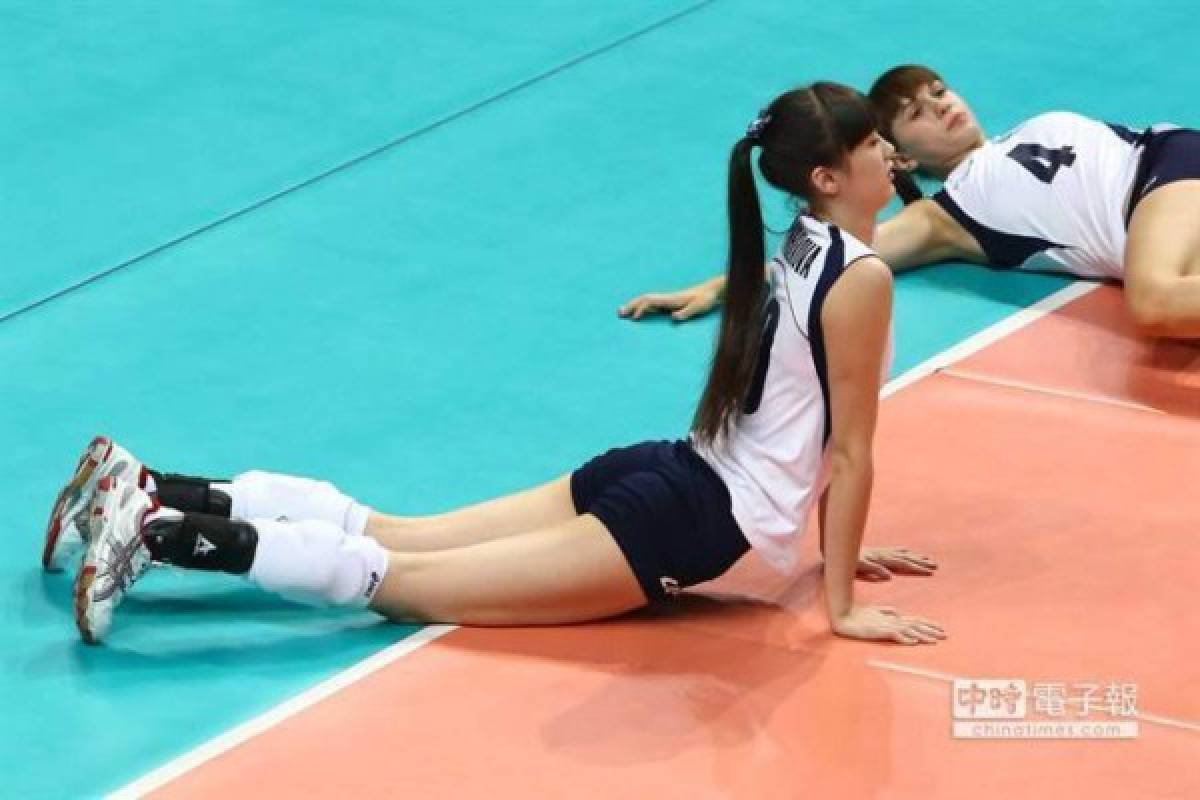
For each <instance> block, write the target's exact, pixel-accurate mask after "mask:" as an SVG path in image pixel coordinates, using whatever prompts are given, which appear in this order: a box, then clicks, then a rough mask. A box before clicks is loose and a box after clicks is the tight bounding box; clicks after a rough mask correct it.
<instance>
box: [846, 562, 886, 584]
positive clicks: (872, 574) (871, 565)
mask: <svg viewBox="0 0 1200 800" xmlns="http://www.w3.org/2000/svg"><path fill="white" fill-rule="evenodd" d="M855 577H856V578H858V579H859V580H861V581H887V580H891V578H892V573H891V571H890V570H889V569H888V568H887V567H885V566H884V565H883V564H880V563H878V562H876V561H871V560H869V559H863V560H862V561H859V562H858V569H857V570H856V572H855Z"/></svg>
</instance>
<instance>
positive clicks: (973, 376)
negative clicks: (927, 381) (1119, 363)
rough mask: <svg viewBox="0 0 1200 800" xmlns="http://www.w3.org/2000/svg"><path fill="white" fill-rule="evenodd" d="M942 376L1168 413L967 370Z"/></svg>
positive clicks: (1089, 393) (1132, 403) (948, 371)
mask: <svg viewBox="0 0 1200 800" xmlns="http://www.w3.org/2000/svg"><path fill="white" fill-rule="evenodd" d="M938 372H939V374H941V375H946V376H948V377H951V378H958V379H959V380H962V381H971V382H972V383H986V384H988V385H990V386H1000V387H1002V388H1004V389H1017V390H1020V391H1023V392H1034V393H1036V394H1044V395H1048V396H1050V397H1061V398H1064V399H1066V400H1082V401H1083V402H1085V403H1099V404H1100V405H1105V406H1113V407H1114V408H1126V409H1129V410H1131V411H1145V412H1148V413H1150V414H1162V415H1165V414H1166V413H1167V412H1165V411H1161V410H1160V409H1157V408H1152V407H1151V406H1147V405H1142V404H1141V403H1134V402H1131V401H1129V400H1118V399H1117V398H1115V397H1105V396H1104V395H1102V394H1094V393H1092V392H1076V391H1072V390H1070V389H1055V388H1053V387H1050V386H1039V385H1038V384H1036V383H1026V382H1025V381H1014V380H1010V379H1008V378H996V377H993V376H991V375H984V374H983V373H980V372H971V371H970V370H965V369H949V368H947V369H943V370H939V371H938Z"/></svg>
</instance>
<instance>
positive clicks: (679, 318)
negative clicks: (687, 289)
mask: <svg viewBox="0 0 1200 800" xmlns="http://www.w3.org/2000/svg"><path fill="white" fill-rule="evenodd" d="M708 309H709V307H706V306H705V304H704V303H702V302H700V301H699V300H697V299H695V298H693V299H691V300H689V301H687V302H686V303H684V304H683V307H682V308H680V309H679V310H677V311H675V312H674V313H672V314H671V319H673V320H675V321H676V322H683V321H685V320H689V319H691V318H692V317H698V316H700V315H701V314H704V313H705V312H707V311H708Z"/></svg>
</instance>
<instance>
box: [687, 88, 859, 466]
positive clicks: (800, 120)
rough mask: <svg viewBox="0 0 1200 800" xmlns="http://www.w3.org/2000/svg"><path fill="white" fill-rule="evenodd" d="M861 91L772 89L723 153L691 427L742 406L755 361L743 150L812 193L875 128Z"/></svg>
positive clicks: (791, 190)
mask: <svg viewBox="0 0 1200 800" xmlns="http://www.w3.org/2000/svg"><path fill="white" fill-rule="evenodd" d="M875 127H876V125H875V116H874V114H872V113H871V108H870V106H869V105H868V104H867V101H866V98H864V97H863V96H862V95H860V94H859V93H858V92H856V91H854V90H853V89H851V88H850V87H848V86H842V85H840V84H836V83H829V82H826V81H818V82H817V83H814V84H812V85H811V86H807V87H804V88H801V89H794V90H792V91H790V92H786V93H784V94H782V95H780V96H779V97H776V98H775V99H774V100H773V101H772V102H771V104H770V105H769V106H767V108H766V109H764V110H763V111H761V112H759V114H758V117H757V118H756V119H755V120H754V122H752V123H751V124H750V127H749V128H747V129H746V135H745V136H743V137H742V138H741V139H739V140H738V142H737V144H735V145H734V146H733V152H732V153H731V154H730V156H729V185H728V195H729V197H728V209H729V257H728V260H727V261H726V268H725V278H726V283H725V309H724V311H723V313H722V314H721V327H720V333H719V334H718V336H717V344H716V349H715V351H714V353H713V360H712V367H711V368H710V370H709V373H708V381H707V383H706V384H705V386H704V393H703V394H702V395H701V396H700V403H699V405H698V406H697V407H696V415H695V417H694V418H693V420H692V433H693V434H694V435H695V437H696V440H697V441H698V442H700V443H703V444H712V443H713V442H714V441H715V440H716V439H718V438H719V437H720V436H721V435H722V434H723V433H724V432H725V429H726V428H727V427H728V426H729V425H731V424H732V423H733V422H735V421H736V419H737V418H738V417H739V416H740V415H741V414H742V412H743V411H744V410H745V408H746V405H747V402H748V396H749V394H750V387H751V383H752V382H753V380H754V375H755V371H756V369H757V367H758V359H759V350H760V349H761V345H760V342H761V340H762V335H763V321H764V319H765V317H766V302H767V299H768V294H767V292H766V281H765V262H766V260H767V259H766V252H765V251H766V246H765V242H764V240H763V218H762V207H761V206H760V204H759V200H758V189H757V187H756V186H755V178H754V173H755V171H754V164H753V163H752V161H751V157H752V156H753V155H754V149H755V148H756V147H759V148H761V151H760V152H759V154H758V169H759V171H760V172H761V173H762V177H763V179H764V180H765V181H766V182H767V183H768V184H770V185H771V186H773V187H774V188H776V189H779V190H780V191H783V192H787V193H788V194H789V195H791V196H792V197H795V198H811V197H812V196H813V191H814V189H813V186H812V179H811V176H812V172H813V170H814V169H815V168H816V167H819V166H826V167H832V166H835V165H838V164H841V163H842V162H843V160H844V159H845V157H846V154H847V153H849V152H850V151H851V150H853V149H854V148H855V147H857V146H858V145H859V144H861V143H862V142H864V141H866V139H867V137H868V136H870V135H871V134H872V133H874V132H875Z"/></svg>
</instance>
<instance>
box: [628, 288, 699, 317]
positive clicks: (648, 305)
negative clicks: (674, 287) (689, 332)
mask: <svg viewBox="0 0 1200 800" xmlns="http://www.w3.org/2000/svg"><path fill="white" fill-rule="evenodd" d="M686 305H687V301H685V300H682V299H680V298H679V296H678V295H674V294H659V293H650V294H643V295H639V296H638V297H635V298H633V299H632V300H630V301H629V302H628V303H626V304H625V305H623V306H621V307H620V308H619V309H617V314H618V315H620V316H622V317H626V318H628V319H641V318H642V317H643V316H645V315H646V314H653V313H654V312H656V311H670V310H672V309H678V308H681V307H684V306H686Z"/></svg>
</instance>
